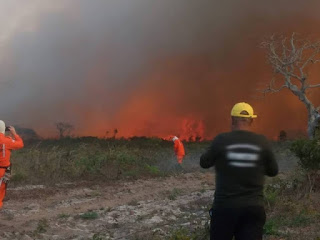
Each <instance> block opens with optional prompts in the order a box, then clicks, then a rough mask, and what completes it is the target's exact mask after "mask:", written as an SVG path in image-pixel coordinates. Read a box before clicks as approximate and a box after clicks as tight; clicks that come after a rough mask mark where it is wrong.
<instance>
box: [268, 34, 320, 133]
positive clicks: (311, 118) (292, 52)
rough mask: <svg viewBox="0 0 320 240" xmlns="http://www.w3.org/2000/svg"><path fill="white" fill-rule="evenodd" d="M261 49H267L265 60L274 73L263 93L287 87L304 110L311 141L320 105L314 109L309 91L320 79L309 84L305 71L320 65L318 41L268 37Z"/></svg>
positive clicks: (318, 86) (317, 86)
mask: <svg viewBox="0 0 320 240" xmlns="http://www.w3.org/2000/svg"><path fill="white" fill-rule="evenodd" d="M262 47H263V48H265V49H266V50H267V59H268V62H269V64H270V65H271V66H272V68H273V72H274V77H273V78H272V80H271V81H270V83H269V84H268V87H267V88H266V89H265V90H264V93H270V92H271V93H275V92H279V91H281V90H283V89H285V88H287V89H289V90H290V91H291V92H292V93H293V94H294V95H295V96H297V97H298V98H299V100H300V101H301V102H302V103H303V104H304V105H305V107H306V109H307V112H308V129H307V130H308V136H309V138H313V137H314V132H315V128H316V127H317V125H318V123H319V120H320V114H319V110H320V106H315V105H314V103H313V102H312V101H311V100H310V98H309V97H310V91H311V90H312V89H315V88H320V80H318V81H319V82H318V83H315V84H311V83H310V81H309V75H308V69H309V67H310V66H311V65H313V64H316V63H319V62H320V41H315V42H312V41H309V40H306V39H298V38H296V35H295V34H294V33H293V34H292V35H291V37H289V38H287V37H285V36H278V37H276V36H271V37H270V39H268V40H266V41H264V42H263V43H262Z"/></svg>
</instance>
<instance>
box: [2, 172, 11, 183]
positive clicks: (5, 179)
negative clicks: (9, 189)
mask: <svg viewBox="0 0 320 240" xmlns="http://www.w3.org/2000/svg"><path fill="white" fill-rule="evenodd" d="M10 178H11V174H10V173H5V174H4V176H3V178H2V181H3V182H4V183H7V182H9V181H10Z"/></svg>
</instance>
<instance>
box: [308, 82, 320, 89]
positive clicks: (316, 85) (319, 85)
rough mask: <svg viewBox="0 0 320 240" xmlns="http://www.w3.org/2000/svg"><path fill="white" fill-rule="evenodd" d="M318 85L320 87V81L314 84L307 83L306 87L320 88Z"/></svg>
mask: <svg viewBox="0 0 320 240" xmlns="http://www.w3.org/2000/svg"><path fill="white" fill-rule="evenodd" d="M318 87H320V83H319V84H314V85H307V86H306V89H308V88H318Z"/></svg>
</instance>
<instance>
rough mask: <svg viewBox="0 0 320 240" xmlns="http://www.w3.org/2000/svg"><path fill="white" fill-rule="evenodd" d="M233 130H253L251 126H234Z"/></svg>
mask: <svg viewBox="0 0 320 240" xmlns="http://www.w3.org/2000/svg"><path fill="white" fill-rule="evenodd" d="M232 131H249V132H250V131H251V127H250V126H232Z"/></svg>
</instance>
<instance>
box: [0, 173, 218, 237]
mask: <svg viewBox="0 0 320 240" xmlns="http://www.w3.org/2000/svg"><path fill="white" fill-rule="evenodd" d="M213 188H214V186H213V175H212V173H200V172H196V173H186V174H180V175H177V176H171V177H166V178H157V179H148V180H137V181H130V182H129V181H122V182H117V183H113V184H109V185H101V184H100V185H92V184H90V183H86V182H84V183H78V185H77V186H75V185H73V184H64V185H61V186H59V187H51V188H44V187H43V186H29V187H24V188H23V189H22V188H15V189H8V201H6V202H5V205H4V209H3V210H1V212H0V239H95V240H97V239H137V238H139V237H140V239H146V238H149V237H150V239H152V238H155V237H156V236H158V237H159V238H164V237H165V236H166V234H167V233H168V232H170V231H171V230H172V229H175V228H179V226H185V227H197V226H199V225H203V224H205V222H206V219H207V206H208V203H210V202H211V200H212V196H213V191H212V189H213ZM142 236H143V237H142Z"/></svg>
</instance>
